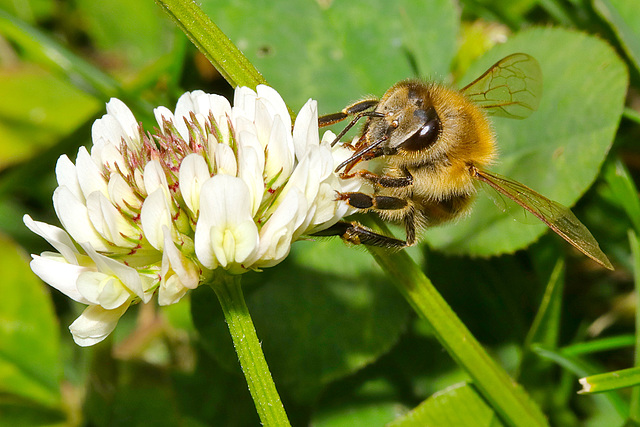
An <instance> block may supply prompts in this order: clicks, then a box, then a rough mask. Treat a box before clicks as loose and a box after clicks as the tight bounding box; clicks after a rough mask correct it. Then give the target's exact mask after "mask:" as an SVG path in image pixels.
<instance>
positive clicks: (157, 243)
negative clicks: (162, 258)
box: [140, 188, 172, 251]
mask: <svg viewBox="0 0 640 427" xmlns="http://www.w3.org/2000/svg"><path fill="white" fill-rule="evenodd" d="M140 223H141V225H142V231H143V232H144V236H145V237H146V239H147V240H148V241H149V243H150V244H151V246H153V247H154V248H156V249H157V250H159V251H161V250H162V244H163V241H164V237H163V235H162V227H163V226H166V227H169V228H171V227H172V224H171V212H170V211H169V202H168V200H167V198H166V196H165V193H164V191H163V190H162V189H161V188H158V189H156V190H155V191H154V192H153V193H151V194H150V195H148V196H147V198H146V199H145V201H144V203H143V204H142V211H141V212H140Z"/></svg>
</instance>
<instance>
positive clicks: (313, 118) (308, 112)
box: [293, 99, 320, 160]
mask: <svg viewBox="0 0 640 427" xmlns="http://www.w3.org/2000/svg"><path fill="white" fill-rule="evenodd" d="M319 144H320V137H319V135H318V105H317V103H316V101H314V100H312V99H310V100H308V101H307V103H306V104H304V105H303V107H302V109H301V110H300V113H299V114H298V116H297V117H296V123H295V125H294V126H293V145H294V147H295V150H296V158H297V159H298V160H301V159H302V158H303V156H304V155H305V153H306V151H307V149H308V147H313V146H318V145H319Z"/></svg>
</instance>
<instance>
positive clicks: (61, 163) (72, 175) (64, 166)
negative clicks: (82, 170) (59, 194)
mask: <svg viewBox="0 0 640 427" xmlns="http://www.w3.org/2000/svg"><path fill="white" fill-rule="evenodd" d="M56 180H57V181H58V185H59V186H63V185H64V186H65V187H67V188H68V189H69V190H70V191H71V192H72V193H73V195H74V196H76V197H77V198H78V200H81V201H83V202H84V194H83V193H82V189H81V188H80V183H79V182H78V172H77V171H76V165H74V164H73V162H72V161H71V160H69V158H68V157H67V155H66V154H63V155H62V156H60V157H59V158H58V161H57V163H56Z"/></svg>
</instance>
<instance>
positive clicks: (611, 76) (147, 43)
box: [0, 0, 640, 426]
mask: <svg viewBox="0 0 640 427" xmlns="http://www.w3.org/2000/svg"><path fill="white" fill-rule="evenodd" d="M631 3H633V2H625V1H620V0H616V1H614V0H594V1H593V4H591V3H589V2H578V1H566V0H565V1H563V0H550V1H545V2H534V1H531V0H518V1H509V2H507V1H496V2H489V1H484V0H481V1H477V0H475V1H471V0H468V1H464V0H463V1H460V2H454V1H453V0H431V1H429V2H424V1H417V0H403V1H398V2H385V1H382V0H369V1H366V2H365V1H361V0H357V1H348V2H347V1H342V2H337V1H336V2H324V1H318V2H313V1H310V0H295V1H286V2H285V1H271V2H251V1H246V0H228V1H220V0H210V1H202V2H201V5H202V8H203V10H204V11H205V12H206V13H207V15H209V17H211V19H212V20H213V21H214V22H215V23H216V24H217V25H218V26H219V27H220V28H221V29H222V31H223V32H224V33H225V34H227V35H228V36H229V38H230V39H231V41H232V42H233V43H235V45H237V46H238V47H239V48H240V49H241V50H242V51H243V52H244V53H245V55H246V56H247V57H248V59H249V60H250V62H251V63H252V64H253V65H255V67H256V68H257V69H258V70H259V71H260V72H261V73H262V75H263V76H264V78H265V79H266V80H267V81H268V82H269V84H270V85H272V86H273V87H275V88H276V89H277V90H278V91H280V93H281V94H282V95H283V97H284V99H285V100H286V101H287V103H288V105H289V107H290V109H291V110H293V111H296V110H298V109H299V108H300V106H301V105H302V104H303V103H304V102H305V101H306V100H307V99H308V98H310V97H311V98H314V99H317V100H318V102H319V108H320V112H321V113H330V112H335V111H338V110H340V109H341V108H343V107H344V106H345V105H347V104H348V103H350V102H352V101H354V100H357V99H359V98H361V97H363V96H366V95H369V94H374V95H381V94H382V93H384V91H385V90H386V89H387V88H388V87H389V86H390V85H392V84H393V83H395V82H396V81H398V80H401V79H404V78H408V77H422V78H430V79H436V80H439V81H443V82H445V83H447V84H452V85H454V86H456V87H462V86H463V85H464V84H466V83H468V82H470V81H472V80H473V79H474V78H475V77H477V76H478V75H480V74H481V73H482V72H483V71H484V70H485V69H486V68H487V67H488V66H489V65H491V64H492V63H494V62H495V61H496V60H497V59H499V58H501V57H503V56H506V55H507V54H509V53H513V52H526V53H529V54H530V55H532V56H534V57H536V58H537V59H538V61H539V62H540V64H541V66H542V69H543V73H544V95H543V99H542V103H541V106H540V108H539V111H538V112H537V113H535V114H534V115H532V116H531V117H530V118H528V119H526V120H523V121H515V120H508V119H495V120H494V128H495V131H496V134H497V136H498V141H499V146H500V158H499V159H498V161H497V162H496V164H495V167H493V168H492V170H495V171H497V172H499V173H501V174H503V175H505V176H509V177H511V178H514V179H517V180H519V181H521V182H523V183H525V184H526V185H528V186H529V187H531V188H533V189H535V190H537V191H539V192H540V193H542V194H544V195H546V196H547V197H549V198H552V199H554V200H557V201H559V202H561V203H563V204H565V205H567V206H573V209H574V212H575V213H576V215H577V216H578V217H579V218H580V219H581V220H582V221H583V222H584V223H585V224H586V225H587V226H588V227H589V229H590V230H591V231H592V232H593V234H594V236H595V237H596V238H597V239H598V241H599V242H600V244H601V246H602V248H603V250H604V251H605V252H606V253H607V254H608V255H609V257H610V258H611V260H612V262H613V264H614V265H615V267H616V272H613V273H612V272H608V271H605V270H603V269H601V268H599V267H597V266H596V265H594V264H593V263H592V262H591V261H590V260H588V259H586V258H584V257H583V256H581V255H580V254H578V253H576V252H575V251H573V250H572V249H571V248H569V247H568V245H566V244H564V243H563V242H561V241H560V239H558V238H557V237H556V236H554V235H551V233H548V231H547V229H546V227H544V226H543V225H541V224H538V223H536V222H535V219H531V218H524V219H521V218H519V219H518V221H513V219H512V218H513V216H514V213H515V215H516V216H518V215H519V214H518V212H519V211H518V209H514V208H513V207H510V206H507V207H506V209H505V207H504V206H503V205H504V203H505V202H504V201H503V200H501V199H500V198H499V197H498V198H497V203H494V201H493V200H492V199H496V197H495V196H492V195H491V194H489V195H487V194H482V193H480V194H479V197H478V200H477V201H476V204H475V207H474V209H473V211H472V212H471V213H470V215H469V216H468V217H467V218H465V219H463V220H461V221H459V222H457V223H455V224H451V225H447V226H446V227H442V228H438V229H434V230H430V231H429V232H428V233H427V235H426V240H427V243H425V244H423V245H421V246H419V247H417V248H412V249H411V250H410V251H409V252H410V254H411V256H412V258H413V259H414V260H416V261H417V262H418V264H419V265H420V266H421V267H422V268H423V270H424V271H425V272H426V273H427V275H428V276H429V277H430V278H431V279H432V280H433V282H434V283H435V285H436V287H437V288H438V291H439V292H440V293H441V294H442V295H443V297H444V299H445V300H446V301H447V302H448V303H449V304H450V305H451V306H452V308H453V309H454V311H455V312H456V313H457V314H458V315H459V317H460V318H461V319H462V321H463V322H464V324H465V325H467V327H468V328H469V329H470V331H471V332H472V333H473V335H474V336H475V337H476V338H477V339H478V340H479V341H480V342H481V343H482V344H483V345H484V346H485V347H486V348H487V349H488V351H489V353H490V354H491V355H492V356H493V358H494V359H496V360H497V361H498V362H499V363H500V364H501V365H502V366H503V367H505V369H507V371H508V372H509V373H510V374H511V375H512V376H513V377H514V378H515V379H516V380H517V381H518V382H519V383H520V384H521V385H522V387H523V388H524V389H525V390H526V391H527V392H528V394H529V395H530V396H531V397H532V398H533V400H534V401H535V402H536V404H537V405H538V406H539V407H540V408H541V409H542V411H543V412H544V413H545V414H546V416H547V417H548V419H549V422H550V423H551V424H553V425H563V426H572V425H622V424H623V423H624V422H625V421H629V422H640V409H639V408H640V393H638V392H636V391H634V392H633V393H627V392H626V390H616V388H618V387H617V386H616V384H615V383H614V385H613V386H608V387H610V388H613V389H614V390H613V391H607V392H605V393H602V394H593V395H584V394H583V395H578V394H577V393H576V392H577V391H578V390H579V389H580V385H579V383H578V381H577V379H578V377H582V376H590V375H594V374H600V373H605V372H607V371H617V370H622V369H626V368H631V367H634V366H636V367H637V366H638V363H639V362H638V359H637V358H636V359H634V357H633V347H634V346H636V347H638V346H639V344H637V342H640V339H638V338H637V335H636V334H635V325H636V324H637V322H638V320H634V313H635V307H636V298H637V293H638V291H637V290H636V289H634V278H635V281H636V286H638V283H637V281H638V277H640V273H638V272H639V271H640V262H639V261H638V242H637V238H636V234H637V233H640V229H639V228H638V226H639V224H640V217H639V216H638V215H639V214H640V208H639V206H640V205H639V204H638V192H637V188H636V184H635V183H636V182H637V179H638V177H639V172H640V171H639V164H640V163H638V161H637V159H638V156H639V155H640V148H639V145H638V143H637V141H638V137H639V136H640V100H639V99H638V95H637V93H638V89H639V88H640V80H639V78H640V50H639V49H640V48H639V45H638V40H640V7H637V6H635V7H634V6H629V5H630V4H631ZM300 17H304V18H303V19H301V18H300ZM0 35H2V39H0V75H1V76H2V78H1V79H0V88H1V89H2V90H1V93H2V94H3V96H2V100H1V101H0V168H2V172H1V173H0V230H1V231H2V233H3V237H2V241H3V243H4V244H3V245H1V246H0V247H2V251H3V254H2V255H1V256H0V261H1V262H0V265H1V266H2V267H4V268H3V269H2V271H4V272H5V275H4V280H3V282H2V283H3V285H2V294H3V296H4V299H3V300H4V302H3V303H2V304H0V316H1V317H2V319H3V321H2V327H1V328H0V329H1V334H2V338H1V339H0V354H2V355H3V357H2V359H0V373H1V375H0V390H1V391H2V396H3V399H2V400H1V401H0V425H36V424H38V425H43V424H47V425H55V424H59V425H78V424H94V425H98V426H100V425H124V424H126V425H136V424H142V423H145V424H148V423H151V422H153V423H154V424H157V425H177V424H187V425H229V426H234V425H236V426H243V425H256V424H257V423H258V419H257V416H256V414H255V408H254V407H253V403H252V401H251V398H250V395H249V393H248V391H247V389H246V384H245V382H244V380H243V378H242V376H241V375H240V370H239V365H238V363H237V359H236V358H235V355H234V354H233V349H232V345H231V340H230V339H229V336H228V331H227V330H226V325H225V324H224V322H223V317H222V312H221V310H220V308H219V305H218V304H217V302H216V299H215V297H214V294H213V293H212V292H211V290H210V289H208V288H203V289H198V290H197V291H196V292H193V294H192V295H191V296H190V299H186V300H184V301H183V302H181V303H180V304H178V305H176V306H170V307H168V308H163V309H158V308H154V307H153V306H151V305H149V306H141V307H138V310H137V313H136V311H135V310H132V312H131V313H128V314H127V316H126V317H125V318H124V319H123V320H122V322H121V324H120V325H119V326H118V329H117V330H116V334H115V336H114V337H113V339H112V340H110V341H108V342H105V343H103V344H100V345H98V346H96V347H95V348H91V349H80V348H78V347H77V346H75V345H74V344H73V342H72V340H71V337H70V334H69V333H68V331H67V326H68V325H69V323H71V320H72V319H73V318H74V317H75V316H76V315H77V313H78V310H79V307H77V306H75V305H73V304H71V303H70V302H69V301H67V300H65V299H63V298H62V297H61V296H60V295H59V294H58V293H56V291H53V290H50V289H49V288H47V287H46V286H45V285H43V284H41V283H39V282H38V281H37V280H35V277H34V276H33V275H32V273H31V272H30V271H29V269H28V267H27V262H28V261H27V260H28V258H27V256H26V252H29V253H39V252H42V251H44V250H49V249H48V248H47V247H46V246H45V243H43V242H41V241H39V239H37V238H36V237H35V236H32V235H30V233H29V232H28V231H27V230H26V229H25V227H24V226H23V225H22V222H21V217H22V214H23V213H29V214H31V216H33V217H34V218H36V219H39V220H43V221H47V222H50V223H56V222H57V221H56V220H55V218H52V215H53V214H52V209H51V199H50V197H51V192H52V189H53V188H54V185H55V184H54V182H55V181H54V179H55V178H54V174H53V170H54V165H55V161H56V159H57V157H58V156H59V155H60V154H62V153H68V154H71V153H73V152H75V151H76V150H77V147H78V146H80V145H84V144H87V143H88V142H89V138H90V135H91V131H90V129H91V123H92V122H93V120H95V119H96V118H97V117H99V116H101V115H102V114H104V109H103V107H102V105H104V103H105V102H106V101H107V100H108V99H109V97H111V96H117V97H119V98H121V99H123V100H125V101H126V102H127V103H128V104H129V105H130V106H131V108H132V109H133V110H134V112H135V113H136V117H140V118H141V119H142V120H143V121H144V122H145V123H146V122H147V121H149V122H150V120H149V119H150V118H151V107H150V106H154V105H165V106H167V107H169V108H172V106H173V105H175V100H176V99H177V96H179V95H180V94H181V93H182V92H183V91H184V90H192V89H196V88H198V89H203V90H205V91H208V92H215V93H222V94H229V93H231V91H230V87H229V86H228V84H227V83H226V82H224V80H222V79H221V78H220V76H219V75H218V74H217V72H216V71H215V70H214V69H213V68H212V66H211V65H210V64H209V63H208V62H207V60H206V59H205V58H204V57H203V56H202V54H200V53H199V52H198V51H197V50H196V49H195V48H194V47H193V46H192V45H191V44H190V43H189V41H188V40H187V39H186V37H185V36H184V35H183V34H182V33H181V32H180V31H179V29H177V28H176V27H175V25H174V24H173V23H172V22H171V21H170V20H169V19H168V18H167V17H166V16H165V15H164V14H163V12H162V10H161V9H160V8H159V7H157V6H156V5H153V3H151V2H130V1H129V2H124V1H119V0H108V1H103V2H89V1H76V2H55V1H53V0H29V1H23V2H9V1H2V2H0ZM629 79H630V83H629ZM625 100H626V105H627V106H626V107H625ZM496 204H497V205H499V206H496ZM630 230H633V231H635V233H634V232H629V231H630ZM545 233H546V234H545ZM21 247H22V248H25V249H21ZM244 279H245V280H244V281H243V287H244V292H245V295H246V296H247V303H248V306H249V309H250V311H251V313H252V314H253V317H254V322H255V324H256V328H257V332H258V336H259V338H260V339H261V340H262V344H263V349H264V352H265V356H266V359H267V361H268V362H269V365H270V368H271V371H272V373H273V376H274V380H275V382H276V385H277V386H278V390H279V392H280V394H281V397H282V399H283V402H284V406H285V408H286V409H287V413H288V415H289V417H290V419H291V421H292V424H293V425H303V424H309V423H313V424H315V425H322V426H340V425H349V426H354V425H356V426H357V425H363V426H364V425H367V426H370V425H384V424H386V423H390V422H393V425H439V426H446V425H473V424H476V425H487V426H488V425H496V426H498V425H502V424H503V422H504V420H501V419H500V417H499V416H498V415H497V414H496V412H495V408H492V407H491V405H489V404H487V402H486V400H484V399H483V398H482V395H481V394H479V393H478V389H477V387H476V385H475V384H473V382H472V381H471V378H470V377H469V376H468V375H467V374H466V373H465V372H464V371H463V370H462V369H461V368H460V366H458V365H457V364H456V362H454V359H455V360H459V359H457V358H455V357H454V358H453V359H452V358H451V357H450V356H449V355H447V353H445V352H443V351H442V346H441V344H440V343H439V342H438V341H436V340H435V338H434V331H433V329H431V327H430V326H429V325H428V323H426V322H425V321H424V320H422V319H420V318H417V316H416V315H415V314H413V313H412V311H411V308H410V307H409V305H407V304H406V302H404V300H403V299H402V295H400V294H399V293H398V292H397V291H396V289H395V288H394V287H392V286H391V285H390V281H389V279H388V278H387V277H386V276H385V275H384V273H383V272H382V271H381V270H380V269H379V268H378V267H377V266H376V264H375V262H374V260H373V258H372V257H371V256H370V255H369V254H367V253H366V252H365V251H362V250H358V249H355V248H351V247H346V246H345V245H344V244H343V243H342V242H340V241H339V240H337V239H333V240H322V241H315V242H299V243H297V244H296V245H294V247H293V250H292V253H291V255H290V256H289V258H288V259H287V260H286V261H285V262H284V263H282V264H281V265H279V266H277V267H275V268H273V269H266V270H265V271H264V272H262V273H255V274H251V275H247V276H246V277H245V278H244ZM634 335H636V338H634V337H633V336H634ZM469 420H471V421H469Z"/></svg>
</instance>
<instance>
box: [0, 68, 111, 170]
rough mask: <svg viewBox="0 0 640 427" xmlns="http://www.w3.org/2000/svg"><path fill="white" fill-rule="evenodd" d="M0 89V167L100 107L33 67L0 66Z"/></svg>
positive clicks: (63, 133)
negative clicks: (8, 68)
mask: <svg viewBox="0 0 640 427" xmlns="http://www.w3.org/2000/svg"><path fill="white" fill-rule="evenodd" d="M0 93H2V96H3V100H4V102H0V169H1V168H4V167H6V166H7V165H10V164H14V163H17V162H19V161H22V160H24V159H26V158H29V157H31V156H32V155H34V154H36V153H38V152H40V151H42V150H43V149H45V148H48V147H49V146H51V145H52V144H55V143H56V142H58V141H59V140H60V139H61V138H63V137H64V136H66V135H68V134H70V133H71V132H73V131H74V130H75V129H76V128H77V127H78V126H80V125H81V124H82V123H83V122H84V121H86V120H88V119H89V118H90V117H91V116H92V115H94V114H96V112H97V111H98V109H99V108H100V104H99V103H98V102H97V101H96V100H95V99H94V98H92V97H90V96H88V95H86V94H84V93H82V92H80V91H79V90H77V89H75V88H74V87H73V86H72V85H71V84H69V83H67V82H64V81H62V80H60V79H58V78H56V77H54V76H53V75H51V74H49V73H46V72H44V71H42V70H40V69H38V68H35V67H21V68H16V69H13V70H0ZM89 138H90V135H87V140H88V139H89Z"/></svg>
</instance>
